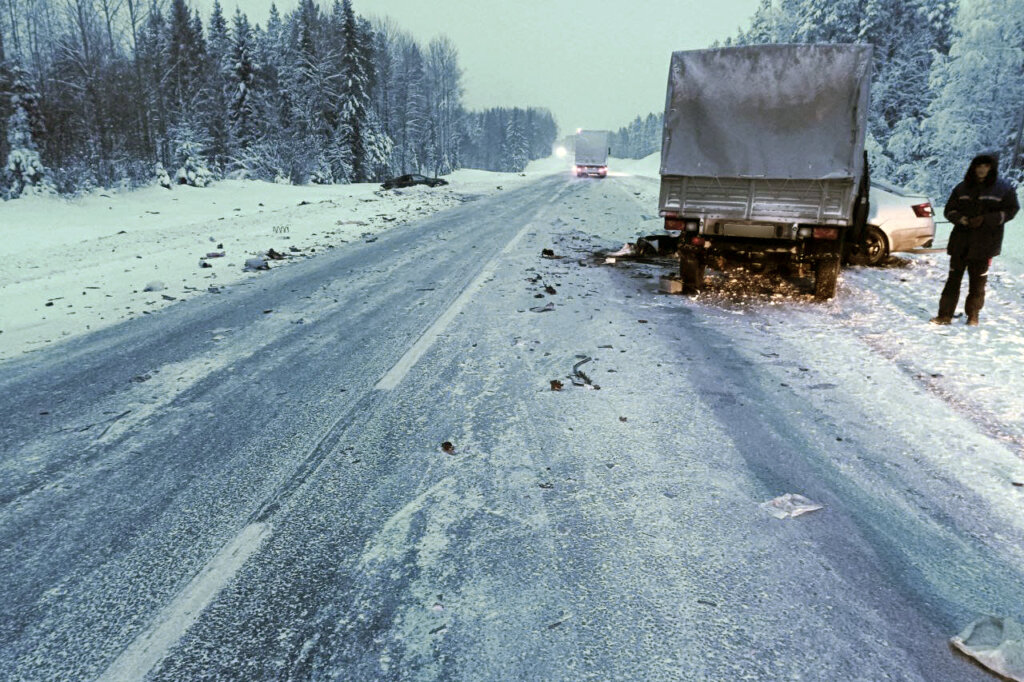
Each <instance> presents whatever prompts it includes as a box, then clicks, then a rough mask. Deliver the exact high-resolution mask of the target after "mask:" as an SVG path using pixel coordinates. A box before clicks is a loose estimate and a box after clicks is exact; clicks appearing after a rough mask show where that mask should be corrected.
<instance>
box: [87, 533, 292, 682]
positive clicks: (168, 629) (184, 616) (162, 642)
mask: <svg viewBox="0 0 1024 682" xmlns="http://www.w3.org/2000/svg"><path fill="white" fill-rule="evenodd" d="M272 530H273V529H272V526H271V525H270V524H269V523H254V524H251V525H249V526H246V527H245V528H244V529H243V530H242V532H241V533H239V534H238V535H237V536H235V538H234V539H233V540H232V541H231V542H230V543H228V544H227V545H225V546H224V548H223V549H221V551H220V552H219V553H218V554H217V556H215V557H214V558H213V559H211V560H210V562H209V563H207V564H206V566H204V567H203V569H202V570H201V571H199V573H198V574H197V575H196V577H194V578H193V579H192V581H191V582H190V583H189V584H188V585H187V586H186V587H185V589H183V590H182V591H181V593H179V594H178V596H177V597H175V598H174V601H172V602H171V603H170V604H168V605H167V606H166V607H165V608H164V609H163V611H161V612H160V614H159V615H158V616H157V617H156V619H155V620H154V621H153V624H152V625H151V626H150V627H149V629H148V630H146V631H145V632H143V633H142V634H140V635H139V636H138V637H136V638H135V641H133V642H132V643H131V644H130V645H128V648H127V649H125V650H124V651H122V652H121V655H120V656H118V657H117V659H116V660H115V661H114V662H113V663H111V664H110V667H108V668H107V670H106V671H105V672H104V673H103V675H102V676H100V678H99V680H98V682H133V681H134V680H140V681H141V680H143V679H144V678H145V677H146V675H148V674H149V672H150V671H151V670H153V668H155V667H156V666H157V665H158V664H159V663H160V662H161V661H162V660H163V659H164V657H166V656H167V653H168V652H169V651H170V650H171V648H172V647H173V646H174V645H175V644H177V643H178V640H180V639H181V637H182V636H183V635H184V634H185V632H187V631H188V629H189V628H190V627H192V625H193V623H195V622H196V620H197V619H198V618H199V614H201V613H202V612H203V611H204V610H205V609H206V607H207V606H209V605H210V603H211V602H212V601H213V600H214V598H215V597H216V596H217V594H218V593H219V592H220V591H221V590H222V589H224V586H225V585H227V584H228V582H230V580H231V579H232V578H233V577H234V576H235V574H236V573H237V572H238V569H240V568H241V567H242V565H243V564H244V563H245V562H246V560H247V559H248V558H249V557H250V556H252V554H253V553H254V552H255V551H256V550H257V549H259V547H260V545H261V544H262V543H263V541H264V540H266V539H267V538H268V537H269V536H270V534H271V532H272Z"/></svg>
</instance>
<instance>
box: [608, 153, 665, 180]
mask: <svg viewBox="0 0 1024 682" xmlns="http://www.w3.org/2000/svg"><path fill="white" fill-rule="evenodd" d="M608 168H609V172H610V173H611V174H612V175H643V176H646V177H650V178H657V179H658V180H659V181H660V179H661V152H654V153H653V154H648V155H647V156H645V157H644V158H642V159H610V160H609V161H608Z"/></svg>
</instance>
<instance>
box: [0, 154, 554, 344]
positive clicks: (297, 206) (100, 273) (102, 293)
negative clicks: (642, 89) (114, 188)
mask: <svg viewBox="0 0 1024 682" xmlns="http://www.w3.org/2000/svg"><path fill="white" fill-rule="evenodd" d="M563 169H567V162H565V161H564V160H557V159H542V160H539V161H536V162H534V163H532V164H531V165H530V167H528V168H527V172H526V173H525V174H519V173H491V172H487V171H478V170H460V171H456V172H455V173H453V174H451V175H449V176H447V179H448V181H449V183H450V184H449V185H447V186H443V187H438V188H433V189H431V188H428V187H424V186H416V187H411V188H407V189H401V190H392V191H381V190H380V186H379V185H378V184H377V183H373V184H357V185H305V186H291V185H276V184H272V183H266V182H257V181H223V182H219V183H215V184H214V185H212V186H210V187H206V188H195V187H188V186H178V187H175V188H174V189H173V190H170V191H168V190H166V189H163V188H161V187H158V186H154V187H148V188H144V189H140V190H136V191H131V192H124V193H116V192H107V191H105V192H97V193H94V194H91V195H88V196H86V197H83V198H80V199H75V200H65V199H61V198H49V197H48V198H35V197H33V198H24V199H18V200H15V201H8V202H0V239H2V240H3V244H4V250H5V257H4V258H3V260H0V301H2V304H0V311H2V312H0V361H2V360H5V359H8V358H11V357H15V356H18V355H21V354H22V353H25V352H31V351H33V350H37V349H40V348H45V347H47V346H48V345H50V344H51V343H53V342H55V341H58V340H61V339H66V338H69V337H72V336H76V335H79V334H83V333H86V332H88V331H90V330H96V329H99V328H101V327H104V326H108V325H111V324H114V323H117V322H119V321H121V320H124V319H127V318H131V317H135V316H138V315H143V314H149V313H152V312H154V311H156V310H159V309H160V308H162V307H164V306H167V305H172V304H174V303H175V302H178V301H181V300H184V299H188V298H191V297H194V296H198V295H206V294H208V292H209V291H210V290H211V287H213V289H214V290H216V289H217V288H220V287H224V286H227V285H230V284H232V283H234V282H238V281H240V280H243V279H246V278H249V277H258V276H259V272H252V271H250V272H246V271H244V270H243V267H244V265H245V261H246V259H248V258H251V257H255V256H261V255H263V254H265V253H266V252H267V251H268V250H269V249H273V250H275V251H276V252H278V253H280V254H282V255H284V256H285V260H280V261H277V260H269V261H268V263H269V265H270V266H271V267H278V266H279V265H281V264H285V263H287V262H288V261H289V260H294V259H300V258H308V257H312V256H315V255H316V254H317V253H322V252H324V251H325V250H328V249H333V248H338V247H341V246H343V245H344V244H345V243H348V242H353V241H357V240H365V239H373V236H374V235H375V234H378V233H379V232H381V231H383V230H387V229H389V228H392V227H395V226H399V225H403V224H405V223H408V222H410V221H414V220H418V219H420V218H423V217H426V216H428V215H430V214H432V213H435V212H437V211H440V210H444V209H446V208H449V207H452V206H454V205H457V204H459V203H461V202H463V201H466V200H469V199H471V198H473V197H479V196H482V195H487V194H491V193H495V192H499V191H502V190H508V189H513V188H515V187H517V186H520V185H523V184H525V183H529V182H532V181H534V180H535V179H536V178H537V177H539V176H542V175H547V174H550V173H553V172H558V171H560V170H563ZM218 253H222V254H224V255H223V256H208V255H209V254H218ZM202 263H206V264H208V265H209V267H202V265H201V264H202ZM149 284H158V285H160V286H157V287H153V288H155V289H156V290H153V291H146V290H145V289H146V288H147V285H149ZM161 286H162V288H161Z"/></svg>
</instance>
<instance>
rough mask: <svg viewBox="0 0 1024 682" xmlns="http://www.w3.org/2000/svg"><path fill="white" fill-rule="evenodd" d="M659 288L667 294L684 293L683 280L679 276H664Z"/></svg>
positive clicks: (660, 280)
mask: <svg viewBox="0 0 1024 682" xmlns="http://www.w3.org/2000/svg"><path fill="white" fill-rule="evenodd" d="M658 288H659V289H660V290H661V292H662V293H665V294H681V293H683V280H682V279H680V278H679V275H662V276H661V278H660V279H659V284H658Z"/></svg>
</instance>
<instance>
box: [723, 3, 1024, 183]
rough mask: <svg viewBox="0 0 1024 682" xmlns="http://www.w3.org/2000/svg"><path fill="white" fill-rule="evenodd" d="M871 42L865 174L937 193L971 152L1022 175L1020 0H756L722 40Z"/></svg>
mask: <svg viewBox="0 0 1024 682" xmlns="http://www.w3.org/2000/svg"><path fill="white" fill-rule="evenodd" d="M792 42H817V43H820V42H824V43H870V44H871V45H873V46H874V48H875V64H874V79H873V82H872V90H871V102H872V104H871V113H870V122H869V133H870V136H869V139H868V150H869V153H870V157H871V165H872V170H873V172H874V173H876V174H878V175H881V176H883V177H886V178H888V179H890V180H892V181H894V182H897V183H899V184H903V185H907V186H910V187H912V188H914V189H917V190H921V191H927V192H929V193H931V194H933V195H935V196H940V197H941V198H943V199H944V198H945V194H946V193H948V192H949V190H950V188H951V187H952V186H953V185H954V184H955V183H956V182H957V181H958V180H959V179H960V178H962V177H963V173H964V170H965V169H966V166H967V162H968V161H969V160H970V158H971V157H973V156H974V155H975V154H977V153H979V152H981V151H986V150H991V151H997V152H999V153H1000V156H1001V158H1002V162H1001V167H1002V169H1003V171H1004V172H1005V173H1006V174H1007V175H1010V176H1011V177H1014V178H1015V179H1017V180H1018V181H1019V180H1021V179H1024V146H1022V136H1024V3H1022V0H970V1H969V2H960V1H959V0H831V1H830V2H821V1H820V0H761V4H760V6H759V7H758V9H757V11H756V12H755V14H754V16H753V18H752V19H751V22H750V27H749V28H748V29H747V30H746V31H742V32H741V33H740V34H739V35H737V36H736V38H734V39H732V40H729V41H727V44H734V45H746V44H757V43H792Z"/></svg>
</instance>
